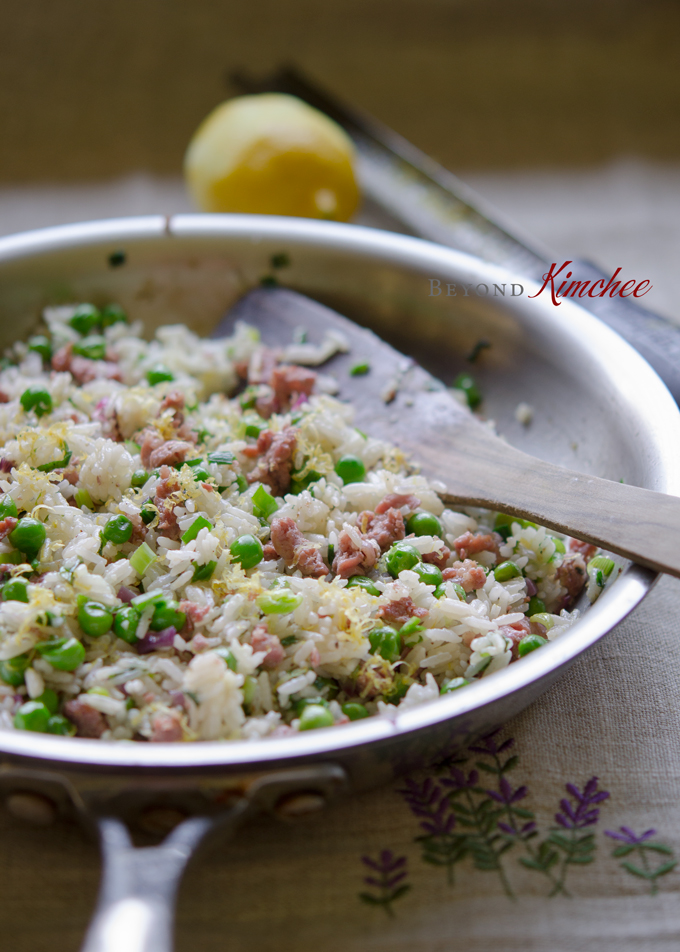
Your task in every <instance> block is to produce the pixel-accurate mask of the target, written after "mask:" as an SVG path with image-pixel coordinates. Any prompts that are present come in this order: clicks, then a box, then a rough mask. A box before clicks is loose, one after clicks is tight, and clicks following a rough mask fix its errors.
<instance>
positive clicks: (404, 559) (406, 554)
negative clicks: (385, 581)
mask: <svg viewBox="0 0 680 952" xmlns="http://www.w3.org/2000/svg"><path fill="white" fill-rule="evenodd" d="M420 560H421V555H420V552H419V551H418V550H417V549H416V548H415V547H414V546H412V545H409V544H408V542H395V544H394V545H393V546H392V548H391V549H390V551H389V552H388V553H387V557H386V559H385V565H386V566H387V571H388V572H389V573H390V575H391V576H392V578H397V576H398V575H399V573H400V572H404V571H406V570H407V569H412V568H414V567H415V566H416V565H417V564H418V563H419V562H420Z"/></svg>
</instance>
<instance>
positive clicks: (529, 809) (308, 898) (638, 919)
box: [0, 182, 680, 952]
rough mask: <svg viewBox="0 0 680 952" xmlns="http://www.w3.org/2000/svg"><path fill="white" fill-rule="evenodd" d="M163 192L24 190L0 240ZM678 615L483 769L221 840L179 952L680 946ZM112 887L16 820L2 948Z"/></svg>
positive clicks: (665, 603) (515, 724) (668, 593)
mask: <svg viewBox="0 0 680 952" xmlns="http://www.w3.org/2000/svg"><path fill="white" fill-rule="evenodd" d="M151 185H153V182H152V183H151ZM151 185H149V183H146V182H142V184H141V185H139V187H134V188H132V193H131V194H130V195H127V192H125V189H126V188H128V186H121V187H119V186H115V187H109V188H102V189H94V190H93V191H92V194H90V191H88V190H85V189H84V190H82V194H81V192H73V193H69V194H68V195H66V196H62V195H61V192H55V194H54V196H53V198H52V201H49V200H47V199H49V195H46V194H42V193H41V194H40V195H38V194H36V195H35V199H36V201H35V202H34V203H33V205H31V203H30V201H28V199H29V198H30V193H29V194H24V195H21V196H20V206H21V207H20V208H19V206H17V215H15V217H14V218H12V215H11V214H9V218H10V219H12V220H11V227H10V226H9V224H8V225H7V227H6V228H5V229H2V228H0V231H4V230H7V231H9V230H14V229H17V230H18V229H19V228H21V227H25V228H28V227H35V226H38V225H41V224H47V223H52V222H55V223H56V222H57V221H60V220H67V219H68V218H71V219H72V220H73V219H77V218H81V219H85V218H93V217H97V216H98V215H103V214H123V213H125V212H128V213H130V212H134V211H137V212H141V211H155V210H156V208H155V207H151V205H153V202H152V201H151V199H149V198H148V196H149V195H150V194H151V193H152V191H153V190H152V189H151ZM121 188H122V192H121ZM128 190H129V189H128ZM119 192H121V193H120V194H118V193H119ZM123 193H124V194H123ZM170 197H171V198H173V201H172V202H170V205H171V206H172V210H178V211H179V210H182V209H183V204H184V201H185V200H184V199H183V198H182V196H181V193H180V192H179V191H178V189H177V188H176V187H173V190H172V195H171V196H170ZM152 198H154V200H156V201H158V202H160V201H161V198H162V204H163V206H164V207H165V206H166V205H168V203H169V199H168V196H167V195H166V194H165V193H164V192H163V194H162V195H161V196H160V198H159V196H158V195H155V192H154V193H153V195H152ZM125 199H127V205H126V201H125ZM12 201H13V197H12V195H11V194H10V193H7V194H6V195H3V196H2V201H0V206H1V207H2V209H3V210H4V211H5V212H7V211H9V212H10V213H11V211H12V207H13V206H12V204H11V202H12ZM63 201H66V206H67V207H68V209H67V208H66V206H65V207H64V208H63V209H62V208H61V205H59V202H63ZM145 202H146V203H147V204H149V202H150V203H151V204H150V205H149V208H147V207H145ZM128 206H129V207H128ZM166 210H169V209H168V208H166ZM17 216H18V217H19V218H20V219H21V220H20V221H19V220H15V219H16V218H17ZM5 217H6V216H5ZM6 224H7V223H6ZM679 605H680V582H678V581H675V580H671V579H668V578H665V579H663V580H662V581H661V582H660V583H659V585H658V586H657V588H656V589H655V590H654V591H653V592H652V594H651V595H650V596H649V597H648V598H647V599H646V601H645V602H644V603H643V604H642V606H641V607H640V608H639V609H638V610H637V611H636V612H635V613H634V614H633V615H632V616H631V617H630V618H629V619H628V620H627V621H625V622H624V623H623V624H622V625H620V626H619V627H618V628H617V629H616V630H615V631H613V632H612V633H611V634H610V635H609V636H608V637H607V638H605V639H604V640H603V641H602V642H601V643H600V644H599V645H598V646H596V647H595V648H594V649H593V650H592V651H591V652H590V653H589V654H588V655H587V656H585V657H583V658H582V659H581V660H579V661H578V662H577V663H576V664H575V665H574V666H573V667H572V668H571V670H570V671H569V672H568V673H567V674H566V675H565V676H564V677H563V678H562V679H561V681H559V683H558V684H556V685H555V686H554V687H553V688H552V689H551V690H550V691H549V692H548V693H547V694H546V695H544V696H543V697H542V698H541V699H540V700H539V701H537V702H536V703H535V704H534V705H533V706H532V707H531V708H529V709H528V710H527V711H525V712H524V713H523V714H522V715H520V716H519V717H518V718H516V719H515V720H513V721H512V722H511V723H509V724H507V725H506V726H505V728H504V729H503V730H502V731H501V732H500V733H499V734H497V735H496V736H495V737H493V738H490V739H487V741H486V742H483V743H481V744H478V745H475V746H476V747H477V750H475V751H471V752H468V754H467V758H466V761H465V762H463V763H453V764H444V765H438V766H437V767H436V768H433V769H432V770H431V771H430V772H428V773H427V774H424V775H419V776H417V777H413V778H408V779H406V778H405V779H404V780H403V781H401V782H397V783H394V784H392V785H391V786H389V787H386V788H384V789H381V790H376V791H374V792H372V793H369V794H365V795H363V796H359V797H354V798H348V799H347V801H346V802H344V803H340V804H336V805H334V806H333V807H332V808H329V809H328V811H327V812H325V813H324V814H323V815H317V816H315V817H314V818H312V819H308V820H306V821H298V822H297V823H295V824H292V823H291V824H284V823H281V822H277V821H275V820H268V819H265V820H262V821H258V822H257V823H255V824H252V825H250V826H248V827H246V828H244V829H243V830H241V831H240V832H239V833H238V835H237V837H236V839H235V840H234V841H233V842H232V843H231V844H226V845H221V846H219V848H215V849H214V850H213V852H212V853H211V854H210V855H208V856H206V857H205V859H204V860H203V861H202V862H200V863H197V864H195V865H194V866H193V867H191V868H190V870H189V873H188V874H187V876H186V878H185V880H184V883H183V886H182V889H181V894H180V898H179V910H178V921H177V948H178V952H246V950H247V952H275V950H276V952H280V950H295V952H319V950H321V949H323V950H324V952H335V950H338V952H352V950H356V952H368V950H370V952H374V950H375V952H380V950H383V949H384V950H386V952H387V950H389V952H399V950H404V952H406V950H408V952H412V950H414V949H418V950H422V952H439V950H445V949H446V950H455V949H466V950H468V949H469V950H476V952H496V950H500V952H512V950H515V949H517V950H535V952H577V950H578V952H581V950H583V952H610V950H611V952H614V950H616V952H647V950H649V952H652V950H653V952H670V950H677V949H678V948H680V895H679V894H680V867H678V868H675V866H674V863H675V857H676V856H678V857H679V858H680V782H679V780H680V703H679V696H680V689H679V688H678V685H679V684H680V652H679V651H678V640H679V636H680V631H679V626H678V622H677V616H678V606H679ZM511 738H512V739H514V740H513V743H512V744H511V745H508V744H507V743H506V742H507V741H509V740H510V739H511ZM504 743H506V746H505V748H504V749H502V750H500V752H499V753H496V754H495V756H494V753H493V752H494V751H495V750H497V749H498V748H502V747H503V744H504ZM480 751H481V752H480ZM511 758H512V759H511ZM514 758H516V760H515V759H514ZM499 764H500V765H502V766H504V767H505V770H504V772H503V774H502V775H499V774H498V773H494V772H491V769H495V770H497V769H498V765H499ZM479 765H481V766H479ZM490 768H491V769H490ZM593 778H597V779H596V780H593ZM605 794H607V796H605ZM557 815H559V819H558V818H557ZM499 824H501V826H499ZM622 828H624V829H623V831H622ZM650 831H652V832H650ZM612 833H613V834H616V836H618V837H619V838H614V837H612V836H611V835H609V834H612ZM614 853H616V854H617V855H613V854H614ZM98 878H99V859H98V855H97V849H96V846H95V845H94V843H93V842H91V841H90V840H89V839H88V838H87V837H86V835H85V834H84V833H83V831H82V830H81V829H80V828H79V827H78V826H77V825H76V824H75V823H73V824H70V825H69V823H67V822H66V821H60V822H58V823H57V824H56V825H54V826H53V827H50V828H47V829H41V828H35V827H31V826H28V825H27V824H24V823H21V822H20V821H17V820H15V819H12V818H11V817H9V816H8V814H7V813H5V812H4V811H0V936H1V937H2V938H1V939H0V952H5V950H7V952H76V950H77V949H78V948H79V945H80V942H81V941H82V937H83V934H84V930H85V928H86V925H87V921H88V918H89V915H90V913H91V911H92V909H93V907H94V903H95V900H96V893H97V886H98Z"/></svg>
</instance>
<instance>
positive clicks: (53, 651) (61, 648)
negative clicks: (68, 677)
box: [36, 638, 85, 671]
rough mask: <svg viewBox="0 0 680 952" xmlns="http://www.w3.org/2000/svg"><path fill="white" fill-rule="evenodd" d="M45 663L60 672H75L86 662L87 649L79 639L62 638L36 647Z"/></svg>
mask: <svg viewBox="0 0 680 952" xmlns="http://www.w3.org/2000/svg"><path fill="white" fill-rule="evenodd" d="M36 648H37V651H38V652H39V654H41V655H42V656H43V658H44V659H45V661H47V662H48V663H49V664H51V665H52V667H53V668H57V670H58V671H75V670H76V668H79V667H80V666H81V664H82V663H83V661H84V660H85V648H84V646H83V645H82V644H81V642H79V641H78V639H77V638H68V639H67V638H60V639H59V640H57V641H46V642H43V644H41V645H36Z"/></svg>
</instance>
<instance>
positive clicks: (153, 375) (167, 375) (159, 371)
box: [146, 364, 175, 387]
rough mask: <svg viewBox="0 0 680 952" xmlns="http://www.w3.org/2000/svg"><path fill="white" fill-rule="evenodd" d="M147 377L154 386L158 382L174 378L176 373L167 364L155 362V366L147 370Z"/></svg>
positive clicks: (150, 384)
mask: <svg viewBox="0 0 680 952" xmlns="http://www.w3.org/2000/svg"><path fill="white" fill-rule="evenodd" d="M146 379H147V380H148V382H149V386H150V387H153V386H155V384H157V383H165V382H166V381H171V380H174V379H175V375H174V374H173V372H172V370H170V369H169V368H168V367H166V366H165V364H154V365H153V367H152V368H151V369H150V370H148V371H147V374H146Z"/></svg>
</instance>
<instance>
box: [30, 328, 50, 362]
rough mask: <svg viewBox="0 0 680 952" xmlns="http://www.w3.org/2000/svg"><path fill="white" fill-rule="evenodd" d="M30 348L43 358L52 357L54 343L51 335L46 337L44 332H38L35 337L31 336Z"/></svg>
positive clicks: (48, 358)
mask: <svg viewBox="0 0 680 952" xmlns="http://www.w3.org/2000/svg"><path fill="white" fill-rule="evenodd" d="M28 349H29V350H32V351H34V352H35V353H36V354H40V356H41V357H42V359H43V360H51V359H52V345H51V343H50V339H49V337H45V335H44V334H36V335H35V337H30V338H29V340H28Z"/></svg>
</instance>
